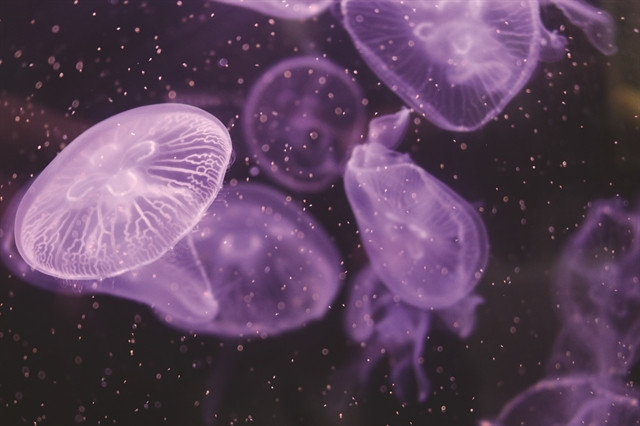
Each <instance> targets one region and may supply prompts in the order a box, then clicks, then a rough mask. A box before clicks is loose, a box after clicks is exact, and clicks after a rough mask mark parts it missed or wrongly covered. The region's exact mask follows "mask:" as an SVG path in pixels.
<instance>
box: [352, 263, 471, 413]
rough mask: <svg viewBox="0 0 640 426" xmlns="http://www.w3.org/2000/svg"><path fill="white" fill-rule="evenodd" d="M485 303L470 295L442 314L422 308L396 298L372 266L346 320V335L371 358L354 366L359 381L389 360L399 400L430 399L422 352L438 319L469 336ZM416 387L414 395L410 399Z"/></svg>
mask: <svg viewBox="0 0 640 426" xmlns="http://www.w3.org/2000/svg"><path fill="white" fill-rule="evenodd" d="M481 301H482V299H481V298H480V297H478V296H475V295H470V296H469V297H467V298H465V299H463V300H461V301H460V302H458V303H457V304H455V305H452V306H450V307H448V308H445V309H444V310H441V311H439V310H434V311H432V310H424V309H418V308H416V307H414V306H412V305H409V304H407V303H404V302H403V301H401V299H400V298H398V297H395V296H394V294H393V293H391V292H390V291H389V289H388V288H387V287H386V286H385V285H384V284H383V283H382V282H381V281H380V280H379V279H378V277H377V276H376V275H375V272H374V270H373V268H371V266H370V265H367V266H366V267H365V268H364V269H362V270H361V271H360V272H359V273H358V275H357V276H356V278H355V281H354V283H353V285H352V286H351V287H350V291H349V297H348V300H347V303H346V313H345V317H344V324H345V331H346V333H347V335H348V336H349V337H350V338H351V339H352V340H354V341H356V342H358V343H360V344H361V347H362V348H363V351H362V354H361V355H362V356H361V357H360V358H362V359H364V360H366V361H365V362H361V361H358V362H357V363H356V364H354V366H353V367H352V369H356V370H358V371H357V372H356V375H357V378H358V382H359V383H360V384H366V383H367V382H368V381H369V376H370V374H371V372H372V370H373V369H374V367H375V366H376V364H378V363H379V362H380V361H381V360H382V359H383V358H385V357H386V358H388V359H389V364H390V369H391V377H390V380H391V383H392V385H393V389H394V392H395V394H396V396H397V397H398V399H399V400H401V401H403V402H407V401H414V400H415V401H417V402H424V401H425V400H426V399H427V398H428V395H429V380H428V378H427V373H426V371H425V367H424V365H423V363H424V360H423V356H422V354H423V352H424V348H425V343H426V340H427V334H428V332H429V330H430V328H431V324H432V322H433V318H434V316H438V317H440V319H441V320H442V321H443V323H444V324H445V326H447V327H448V328H449V330H451V331H453V332H454V333H456V334H457V335H458V336H460V337H462V338H466V337H468V336H469V334H470V333H471V331H472V330H473V328H474V326H475V307H476V306H477V305H478V304H479V303H480V302H481ZM413 389H415V391H416V396H415V397H412V396H411V395H412V390H413Z"/></svg>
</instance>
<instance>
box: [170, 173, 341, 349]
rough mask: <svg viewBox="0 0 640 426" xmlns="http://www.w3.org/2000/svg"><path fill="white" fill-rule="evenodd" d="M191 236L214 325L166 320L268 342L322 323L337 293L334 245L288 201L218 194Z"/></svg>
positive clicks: (274, 194)
mask: <svg viewBox="0 0 640 426" xmlns="http://www.w3.org/2000/svg"><path fill="white" fill-rule="evenodd" d="M221 197H222V198H223V201H220V202H219V201H216V202H214V203H213V204H212V206H211V208H210V209H209V211H208V212H207V214H206V215H205V216H204V218H203V219H202V220H201V221H200V223H199V224H198V226H197V229H196V230H195V231H194V232H193V233H192V234H191V237H192V241H193V246H194V248H195V250H196V252H197V253H198V254H199V259H200V260H201V262H202V266H203V268H204V271H205V273H206V274H207V277H208V279H209V280H210V283H211V291H212V292H213V294H214V295H215V298H216V299H217V300H218V301H219V310H218V312H217V314H216V316H215V318H213V320H210V321H205V322H200V323H194V322H184V321H180V320H179V319H178V320H173V321H172V320H171V319H170V318H165V319H167V320H168V322H170V323H171V325H173V326H175V327H178V328H186V329H189V330H194V331H196V332H198V333H206V334H214V335H216V336H222V337H235V338H237V337H251V336H258V337H267V336H273V335H277V334H280V333H284V332H286V331H290V330H294V329H297V328H300V327H302V326H304V325H305V324H307V323H309V322H312V321H314V320H317V319H319V318H321V317H323V316H324V315H325V314H326V313H327V312H328V310H329V307H330V304H331V303H332V301H333V299H334V298H335V296H336V294H337V292H338V290H339V289H340V283H341V280H342V278H341V275H342V271H341V269H340V263H341V262H340V258H339V255H338V253H337V250H336V247H335V245H334V243H333V242H332V241H331V240H330V239H329V237H328V235H327V234H326V232H325V231H324V230H323V228H322V227H321V226H320V225H319V224H318V223H317V222H316V221H315V220H314V219H313V218H312V217H311V216H310V215H309V214H308V213H306V212H305V211H304V210H302V208H301V207H300V206H299V205H298V204H297V203H296V202H295V201H293V199H292V198H291V197H290V196H288V195H286V194H284V193H282V192H279V191H277V190H275V189H272V188H270V187H268V186H265V185H261V184H254V183H244V184H238V185H236V186H233V187H230V188H228V189H226V190H223V193H222V195H221Z"/></svg>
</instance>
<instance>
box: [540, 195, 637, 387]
mask: <svg viewBox="0 0 640 426" xmlns="http://www.w3.org/2000/svg"><path fill="white" fill-rule="evenodd" d="M553 296H554V299H555V302H556V305H557V306H558V310H559V314H560V319H561V321H562V327H563V328H562V331H561V332H560V334H559V337H558V339H557V341H556V344H555V349H554V353H553V355H552V357H551V360H550V362H549V370H550V372H554V373H556V374H557V373H558V372H566V373H573V372H576V371H582V372H584V371H587V372H593V373H607V375H612V374H618V375H621V376H624V375H626V374H627V372H628V370H629V369H630V368H631V367H632V366H633V364H634V363H635V362H636V361H637V360H638V358H639V354H638V349H637V348H638V345H639V344H640V210H638V209H637V208H636V209H631V208H629V205H628V203H627V202H625V201H623V200H622V199H620V198H617V197H616V198H611V199H607V200H597V201H594V202H591V203H590V207H589V210H588V212H587V214H586V217H585V219H584V222H583V223H582V224H581V225H580V227H579V228H578V230H577V231H576V232H575V234H574V235H572V236H571V237H570V239H569V241H568V242H567V243H566V245H565V247H564V248H563V251H562V254H561V256H560V259H559V260H558V262H557V267H556V271H555V276H554V280H553Z"/></svg>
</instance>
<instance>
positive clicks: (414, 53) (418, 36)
mask: <svg viewBox="0 0 640 426" xmlns="http://www.w3.org/2000/svg"><path fill="white" fill-rule="evenodd" d="M553 3H554V4H556V5H558V7H560V8H561V9H562V10H563V11H564V12H565V13H567V16H568V17H569V18H570V19H571V20H572V22H574V23H576V24H578V25H580V26H581V27H582V28H583V29H584V30H585V32H586V33H587V34H589V35H590V37H589V38H590V40H592V41H594V42H595V44H596V46H598V48H600V49H601V50H602V51H603V52H605V53H607V54H609V53H612V52H613V51H615V47H614V46H612V38H613V37H612V34H613V31H614V30H613V21H612V20H611V19H610V17H608V15H606V14H605V13H603V12H601V11H598V10H597V9H595V8H593V7H590V6H587V5H585V4H584V3H583V2H581V1H578V0H558V1H554V2H553ZM341 9H342V14H343V17H344V19H343V24H344V26H345V28H346V29H347V31H348V32H349V34H350V35H351V38H352V39H353V41H354V44H355V45H356V47H357V48H358V50H359V52H360V54H361V55H362V57H363V58H364V59H365V61H366V62H367V63H368V64H369V67H370V68H371V69H372V70H373V71H374V72H375V73H376V74H377V75H378V77H380V79H381V80H382V81H383V82H385V83H386V84H387V86H389V87H390V88H391V89H392V90H393V91H394V92H396V93H397V94H398V96H400V97H401V98H402V99H403V100H404V101H405V102H406V103H407V104H408V105H409V106H411V107H412V108H414V109H415V110H416V111H418V112H420V113H422V114H423V115H424V116H425V117H426V118H427V119H428V120H430V121H432V122H433V123H434V124H436V125H437V126H439V127H442V128H444V129H448V130H453V131H471V130H475V129H478V128H479V127H481V126H482V125H484V124H485V123H487V122H488V121H489V120H491V119H492V118H493V117H495V116H496V115H497V114H498V113H499V112H500V111H502V109H503V108H504V107H505V106H506V105H507V104H508V103H509V101H510V100H511V99H512V98H513V97H514V96H515V95H516V94H517V93H518V92H519V91H520V90H521V89H522V87H523V86H524V84H525V83H526V82H527V81H528V80H529V78H530V76H531V74H532V72H533V70H534V69H535V67H536V64H537V62H538V60H539V59H540V55H541V54H542V55H543V59H545V60H558V59H560V58H561V57H562V55H563V54H564V47H565V45H566V39H565V38H564V37H563V36H560V35H558V34H556V33H555V32H553V33H552V32H549V31H548V30H547V29H546V28H545V27H544V26H543V24H542V22H541V21H540V16H539V10H538V9H539V3H538V1H537V0H525V1H511V0H486V1H473V0H440V1H431V0H429V1H403V0H377V1H371V0H342V2H341ZM607 17H608V18H607ZM594 23H596V24H594ZM607 45H609V46H610V48H606V47H604V48H603V46H607Z"/></svg>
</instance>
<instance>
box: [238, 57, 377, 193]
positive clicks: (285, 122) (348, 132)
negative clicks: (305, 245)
mask: <svg viewBox="0 0 640 426" xmlns="http://www.w3.org/2000/svg"><path fill="white" fill-rule="evenodd" d="M362 99H363V95H362V91H361V89H360V87H359V86H358V85H357V84H356V82H355V81H353V80H352V79H351V78H349V77H348V76H347V75H346V74H345V71H344V69H342V68H340V67H338V65H336V64H334V63H333V62H331V61H330V60H328V59H322V58H315V57H313V56H302V57H296V58H291V59H286V60H284V61H281V62H279V63H277V64H276V65H274V66H273V67H271V68H269V69H268V70H267V71H265V72H264V73H263V74H262V75H261V77H260V78H259V79H258V81H256V82H255V83H254V84H253V86H252V87H251V90H250V92H249V95H248V97H247V101H246V102H245V105H244V108H243V115H242V117H243V118H242V130H243V134H244V138H245V142H246V143H247V145H248V148H249V150H250V152H251V154H252V157H253V159H254V160H255V161H256V163H257V164H258V166H259V167H260V168H261V169H262V170H264V171H265V173H266V174H268V175H269V177H270V178H272V179H273V180H274V181H276V182H277V183H279V184H281V185H283V186H285V187H287V188H288V189H291V190H294V191H304V192H319V191H322V190H324V189H326V188H328V187H329V185H330V184H331V183H332V182H334V181H335V180H337V179H339V178H340V176H341V175H342V171H343V169H344V165H345V163H346V161H347V159H348V157H349V153H350V150H351V148H352V147H353V146H354V145H355V144H357V143H359V142H360V137H361V135H362V133H363V130H364V126H365V112H364V106H363V104H362Z"/></svg>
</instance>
